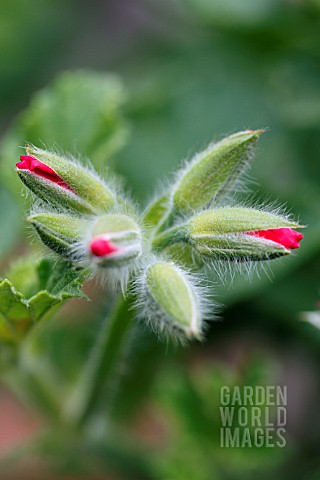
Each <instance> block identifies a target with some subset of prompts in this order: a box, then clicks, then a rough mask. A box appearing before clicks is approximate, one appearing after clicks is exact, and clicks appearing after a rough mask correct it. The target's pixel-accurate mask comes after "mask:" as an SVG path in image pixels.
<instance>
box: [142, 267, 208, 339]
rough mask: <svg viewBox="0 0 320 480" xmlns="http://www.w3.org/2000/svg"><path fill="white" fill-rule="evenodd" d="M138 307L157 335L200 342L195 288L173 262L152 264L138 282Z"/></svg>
mask: <svg viewBox="0 0 320 480" xmlns="http://www.w3.org/2000/svg"><path fill="white" fill-rule="evenodd" d="M139 293H140V299H139V307H140V308H142V310H143V313H142V315H143V316H145V317H146V318H147V319H148V321H149V323H150V325H151V326H152V328H153V329H154V330H156V331H157V332H158V333H162V332H164V333H167V334H168V335H169V336H172V337H173V338H174V337H178V338H180V339H182V340H183V339H192V338H196V339H200V338H201V333H202V310H201V307H200V303H201V301H200V298H199V292H198V291H197V288H196V287H195V286H194V285H193V283H192V281H191V279H190V277H189V276H188V275H187V274H186V273H185V272H184V271H183V270H182V269H181V268H179V267H177V266H176V265H175V264H173V263H169V262H166V261H156V262H154V263H152V264H151V265H149V266H148V268H147V269H146V272H145V275H144V277H143V280H142V288H141V292H139Z"/></svg>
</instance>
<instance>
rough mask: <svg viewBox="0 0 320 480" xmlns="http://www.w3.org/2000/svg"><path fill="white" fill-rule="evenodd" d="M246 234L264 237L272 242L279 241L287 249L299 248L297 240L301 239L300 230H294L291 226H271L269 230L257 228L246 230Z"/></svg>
mask: <svg viewBox="0 0 320 480" xmlns="http://www.w3.org/2000/svg"><path fill="white" fill-rule="evenodd" d="M247 233H248V235H253V236H255V237H260V238H265V239H266V240H271V241H272V242H275V243H279V244H280V245H282V246H283V247H285V248H287V249H288V250H294V249H295V248H299V247H300V244H299V242H300V241H301V240H302V239H303V235H302V233H300V232H296V230H293V229H292V228H272V229H270V230H258V231H256V232H247Z"/></svg>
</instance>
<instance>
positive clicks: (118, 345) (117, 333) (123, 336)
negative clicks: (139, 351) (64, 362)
mask: <svg viewBox="0 0 320 480" xmlns="http://www.w3.org/2000/svg"><path fill="white" fill-rule="evenodd" d="M131 302H132V300H131V301H130V300H128V299H123V298H122V297H121V298H119V299H118V301H117V303H116V305H115V309H114V311H113V312H111V314H110V315H107V317H106V319H105V320H104V322H103V324H102V327H101V331H100V333H99V334H98V337H97V340H96V343H95V345H94V347H93V350H92V352H91V356H90V358H89V360H88V362H87V363H86V365H85V367H84V369H83V371H82V373H81V376H80V379H79V381H78V384H77V386H76V390H75V391H74V395H72V396H71V398H70V400H69V401H68V403H67V405H66V408H65V410H64V417H65V420H66V421H68V422H70V420H71V422H72V423H73V424H75V425H79V426H82V425H83V424H84V423H85V422H86V420H87V419H88V418H89V417H90V415H91V413H93V412H94V411H95V407H96V406H98V405H99V401H100V397H101V394H102V392H103V391H104V389H105V388H106V386H107V385H108V383H110V382H111V381H112V380H113V378H114V376H113V374H114V373H116V370H117V367H118V365H119V363H120V362H121V360H122V357H123V354H124V353H125V350H126V345H127V340H128V339H129V336H130V327H131V324H132V317H133V312H132V311H131V310H130V304H131Z"/></svg>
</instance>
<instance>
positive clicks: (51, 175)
mask: <svg viewBox="0 0 320 480" xmlns="http://www.w3.org/2000/svg"><path fill="white" fill-rule="evenodd" d="M16 167H17V168H18V169H19V170H28V171H29V172H32V173H34V174H35V175H38V177H41V178H45V179H46V180H49V181H50V182H52V183H56V184H57V185H59V186H60V187H62V188H65V189H66V190H69V191H71V192H73V193H75V191H74V190H73V188H72V187H70V185H68V183H67V182H65V181H64V180H63V178H61V177H60V175H58V174H57V172H55V171H54V170H53V169H52V168H51V167H49V165H46V164H45V163H43V162H41V161H40V160H38V159H37V158H36V157H33V156H32V155H21V157H20V162H18V163H17V164H16Z"/></svg>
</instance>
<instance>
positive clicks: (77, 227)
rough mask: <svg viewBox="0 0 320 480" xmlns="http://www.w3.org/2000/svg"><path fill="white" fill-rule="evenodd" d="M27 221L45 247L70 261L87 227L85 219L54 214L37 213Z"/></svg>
mask: <svg viewBox="0 0 320 480" xmlns="http://www.w3.org/2000/svg"><path fill="white" fill-rule="evenodd" d="M27 221H28V222H29V223H30V224H31V225H32V226H33V227H34V228H35V230H36V231H37V233H38V235H39V237H40V239H41V240H42V242H43V243H44V244H45V245H46V246H47V247H49V248H50V249H51V250H53V251H54V252H55V253H57V254H58V255H62V256H63V257H68V258H70V260H71V259H72V257H73V248H74V245H75V244H76V243H77V242H78V241H79V240H80V239H81V237H82V236H83V234H84V232H85V231H86V228H87V225H88V221H87V220H86V219H79V218H75V217H72V216H70V215H62V214H56V213H38V214H35V215H31V216H30V217H28V218H27Z"/></svg>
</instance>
